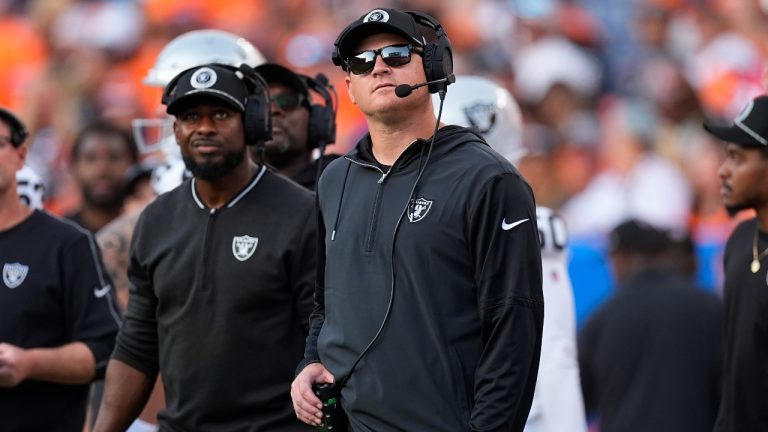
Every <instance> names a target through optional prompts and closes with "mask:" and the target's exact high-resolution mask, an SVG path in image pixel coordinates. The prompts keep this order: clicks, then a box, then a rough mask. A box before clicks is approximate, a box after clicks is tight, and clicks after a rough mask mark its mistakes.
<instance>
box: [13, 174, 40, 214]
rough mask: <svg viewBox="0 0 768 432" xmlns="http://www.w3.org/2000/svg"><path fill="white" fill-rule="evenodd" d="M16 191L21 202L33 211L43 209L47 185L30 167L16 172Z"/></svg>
mask: <svg viewBox="0 0 768 432" xmlns="http://www.w3.org/2000/svg"><path fill="white" fill-rule="evenodd" d="M16 190H17V191H18V193H19V198H21V202H23V203H24V204H26V205H28V206H30V207H32V208H33V209H38V210H41V209H42V208H43V198H44V196H45V185H43V180H42V179H41V178H40V176H39V175H37V173H35V172H34V171H33V170H32V168H30V167H29V165H24V166H23V167H22V168H21V169H20V170H18V171H16Z"/></svg>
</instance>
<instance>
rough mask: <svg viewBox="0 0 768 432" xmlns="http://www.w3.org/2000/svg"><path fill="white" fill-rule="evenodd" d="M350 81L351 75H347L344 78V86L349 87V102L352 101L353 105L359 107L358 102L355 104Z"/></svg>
mask: <svg viewBox="0 0 768 432" xmlns="http://www.w3.org/2000/svg"><path fill="white" fill-rule="evenodd" d="M349 81H350V78H349V74H347V76H346V77H344V84H346V85H347V95H349V100H351V101H352V103H353V104H355V105H357V102H355V96H354V95H352V89H351V88H350V83H349Z"/></svg>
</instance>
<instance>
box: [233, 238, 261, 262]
mask: <svg viewBox="0 0 768 432" xmlns="http://www.w3.org/2000/svg"><path fill="white" fill-rule="evenodd" d="M258 244H259V238H258V237H251V236H247V235H244V236H235V237H233V238H232V254H233V255H235V258H237V259H238V261H245V260H247V259H248V258H250V257H251V255H253V252H254V251H255V250H256V246H258Z"/></svg>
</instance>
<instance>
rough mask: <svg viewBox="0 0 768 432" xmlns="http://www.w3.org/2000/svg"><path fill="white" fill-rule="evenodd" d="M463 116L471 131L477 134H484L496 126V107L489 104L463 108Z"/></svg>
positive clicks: (477, 104)
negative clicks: (465, 117)
mask: <svg viewBox="0 0 768 432" xmlns="http://www.w3.org/2000/svg"><path fill="white" fill-rule="evenodd" d="M464 115H465V116H467V121H468V122H469V124H470V125H471V127H472V129H473V130H474V131H475V132H477V133H479V134H481V135H482V134H486V133H488V132H490V131H491V129H493V126H494V125H496V107H494V105H493V104H491V103H480V102H479V103H476V104H474V105H470V106H468V107H465V108H464Z"/></svg>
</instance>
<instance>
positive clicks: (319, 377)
mask: <svg viewBox="0 0 768 432" xmlns="http://www.w3.org/2000/svg"><path fill="white" fill-rule="evenodd" d="M332 382H333V375H332V374H331V373H330V372H328V369H326V368H325V366H323V365H322V364H320V363H311V364H309V365H307V367H305V368H304V369H302V370H301V372H300V373H299V375H297V376H296V379H294V380H293V383H291V399H292V400H293V410H294V411H295V412H296V417H297V418H298V419H299V420H301V421H303V422H304V423H306V424H308V425H312V426H319V425H320V424H322V422H323V404H322V403H321V402H320V399H318V398H317V396H315V394H314V393H313V392H312V384H317V383H332Z"/></svg>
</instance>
